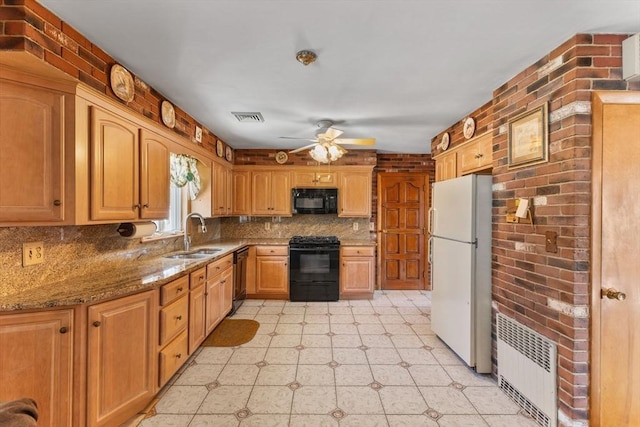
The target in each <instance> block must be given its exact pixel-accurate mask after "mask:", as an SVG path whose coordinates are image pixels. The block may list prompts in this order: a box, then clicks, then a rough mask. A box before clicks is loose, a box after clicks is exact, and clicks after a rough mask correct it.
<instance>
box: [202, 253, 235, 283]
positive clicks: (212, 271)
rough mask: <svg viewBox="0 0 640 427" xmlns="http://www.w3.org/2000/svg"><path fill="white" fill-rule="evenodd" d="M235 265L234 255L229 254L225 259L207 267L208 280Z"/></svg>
mask: <svg viewBox="0 0 640 427" xmlns="http://www.w3.org/2000/svg"><path fill="white" fill-rule="evenodd" d="M232 265H233V254H229V255H227V256H225V257H224V258H220V259H218V260H216V261H214V262H212V263H211V264H209V265H207V278H208V279H210V278H211V277H213V276H217V275H218V274H220V273H222V272H223V271H224V270H226V269H227V268H229V267H231V266H232Z"/></svg>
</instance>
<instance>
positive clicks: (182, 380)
mask: <svg viewBox="0 0 640 427" xmlns="http://www.w3.org/2000/svg"><path fill="white" fill-rule="evenodd" d="M223 368H224V365H200V364H196V365H193V366H189V367H188V368H187V369H186V370H185V371H184V372H183V373H182V374H181V375H180V376H179V377H178V378H177V379H176V382H175V383H174V384H175V385H205V384H209V383H210V382H213V381H215V380H216V378H218V375H219V374H220V372H222V369H223Z"/></svg>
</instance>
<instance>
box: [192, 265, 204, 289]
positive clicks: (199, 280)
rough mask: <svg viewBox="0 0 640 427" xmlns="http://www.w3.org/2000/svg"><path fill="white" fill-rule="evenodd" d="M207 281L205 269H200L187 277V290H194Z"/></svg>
mask: <svg viewBox="0 0 640 427" xmlns="http://www.w3.org/2000/svg"><path fill="white" fill-rule="evenodd" d="M206 281H207V267H202V268H200V269H198V270H196V271H194V272H193V273H191V274H190V275H189V288H190V289H195V288H197V287H198V286H202V285H204V283H205V282H206Z"/></svg>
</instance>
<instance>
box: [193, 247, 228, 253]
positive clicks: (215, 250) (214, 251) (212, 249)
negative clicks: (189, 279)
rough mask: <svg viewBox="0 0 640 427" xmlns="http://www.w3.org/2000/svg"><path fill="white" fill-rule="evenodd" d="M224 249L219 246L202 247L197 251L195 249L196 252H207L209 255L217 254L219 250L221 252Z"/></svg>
mask: <svg viewBox="0 0 640 427" xmlns="http://www.w3.org/2000/svg"><path fill="white" fill-rule="evenodd" d="M221 250H222V249H219V248H202V249H198V250H197V251H194V252H193V253H194V254H207V255H213V254H216V253H218V252H220V251H221Z"/></svg>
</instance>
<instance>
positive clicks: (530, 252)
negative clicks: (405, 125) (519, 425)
mask: <svg viewBox="0 0 640 427" xmlns="http://www.w3.org/2000/svg"><path fill="white" fill-rule="evenodd" d="M626 37H627V36H625V35H586V34H580V35H576V36H574V37H572V38H571V39H569V40H567V41H566V42H565V43H563V44H562V45H560V46H559V47H557V48H556V49H554V50H553V51H551V52H550V53H549V54H548V55H545V56H544V57H543V58H541V59H540V60H539V61H537V62H536V63H535V64H533V65H531V66H530V67H528V68H527V69H525V70H523V71H522V72H520V73H519V74H517V75H516V76H515V77H513V78H512V79H511V80H509V81H508V82H507V83H505V84H504V85H502V86H501V87H499V88H498V89H496V90H495V91H494V93H493V99H492V100H491V102H490V103H488V104H485V106H483V107H481V108H480V109H479V110H476V111H475V112H474V113H472V114H471V116H472V117H475V115H476V114H479V113H480V111H483V110H485V109H486V110H487V111H490V114H489V116H488V122H487V129H492V132H493V177H494V192H493V206H494V209H493V244H492V246H493V248H492V252H493V265H492V272H493V299H494V301H495V303H496V305H495V308H496V309H497V310H498V311H499V312H502V313H504V314H506V315H508V316H510V317H512V318H515V319H517V320H518V321H520V322H521V323H523V324H525V325H527V326H529V327H531V328H533V329H535V330H536V331H538V332H540V333H541V334H543V335H544V336H546V337H548V338H550V339H551V340H553V341H554V342H556V343H557V345H558V404H559V421H560V424H561V425H575V423H582V422H588V421H587V420H588V419H589V399H588V398H589V345H590V343H589V337H590V330H589V314H588V313H589V305H590V292H591V291H590V272H589V268H590V256H591V253H590V220H591V218H590V203H591V96H592V91H594V90H640V82H634V83H627V82H625V81H624V80H622V78H621V75H622V71H621V66H622V58H621V52H622V48H621V42H622V40H624V39H625V38H626ZM543 103H548V106H549V161H548V162H546V163H541V164H538V165H532V166H528V167H521V168H517V169H509V167H508V164H507V144H508V141H507V140H508V136H507V125H508V122H509V120H510V119H512V118H513V117H515V116H517V115H518V114H520V113H522V112H524V111H528V110H532V109H534V108H536V107H538V106H540V105H541V104H543ZM483 120H484V119H483ZM478 121H479V120H478ZM491 122H492V123H491ZM459 126H460V123H458V124H456V125H455V126H453V127H452V128H450V129H449V132H450V133H452V136H453V137H454V138H452V142H453V145H455V144H457V143H458V139H459V137H458V135H459V134H460V132H459ZM479 132H480V133H482V130H481V129H479ZM439 141H440V140H439V137H438V138H434V140H433V142H432V147H434V153H435V152H437V149H435V146H436V145H437V143H439ZM519 197H524V198H529V199H531V200H533V204H534V206H533V210H534V218H535V228H534V227H532V226H531V225H529V224H522V225H520V224H509V223H507V222H506V221H505V213H506V202H507V200H509V199H514V198H519ZM546 231H554V232H556V233H558V252H557V253H549V252H546V251H545V232H546ZM494 363H495V339H494ZM494 368H495V366H494ZM581 425H582V424H581Z"/></svg>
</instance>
